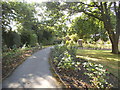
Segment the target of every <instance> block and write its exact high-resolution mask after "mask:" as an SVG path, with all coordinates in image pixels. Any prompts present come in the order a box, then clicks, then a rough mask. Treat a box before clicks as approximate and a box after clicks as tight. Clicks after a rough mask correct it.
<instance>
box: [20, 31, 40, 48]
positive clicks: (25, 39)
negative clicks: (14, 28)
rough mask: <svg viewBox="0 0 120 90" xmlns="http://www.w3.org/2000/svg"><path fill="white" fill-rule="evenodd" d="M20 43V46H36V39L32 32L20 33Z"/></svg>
mask: <svg viewBox="0 0 120 90" xmlns="http://www.w3.org/2000/svg"><path fill="white" fill-rule="evenodd" d="M21 41H22V45H24V44H26V45H27V46H29V45H30V46H36V44H37V43H38V37H37V35H36V34H35V33H34V32H33V31H26V30H24V31H22V32H21Z"/></svg>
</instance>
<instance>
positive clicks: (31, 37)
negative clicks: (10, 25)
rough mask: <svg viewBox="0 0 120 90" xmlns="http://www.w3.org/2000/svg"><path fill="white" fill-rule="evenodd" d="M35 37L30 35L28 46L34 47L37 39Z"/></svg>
mask: <svg viewBox="0 0 120 90" xmlns="http://www.w3.org/2000/svg"><path fill="white" fill-rule="evenodd" d="M37 38H38V37H37V35H36V34H30V45H31V46H36V45H37V43H38V39H37Z"/></svg>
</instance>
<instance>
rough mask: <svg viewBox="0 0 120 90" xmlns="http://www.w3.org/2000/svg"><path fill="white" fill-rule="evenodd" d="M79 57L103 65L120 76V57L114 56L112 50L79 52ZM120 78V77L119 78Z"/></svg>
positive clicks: (79, 50)
mask: <svg viewBox="0 0 120 90" xmlns="http://www.w3.org/2000/svg"><path fill="white" fill-rule="evenodd" d="M77 57H78V58H82V59H86V60H88V61H91V62H95V63H98V64H102V65H103V66H104V67H105V68H107V69H108V71H109V72H111V73H112V74H114V75H115V76H116V77H119V76H118V71H119V72H120V67H119V66H118V62H119V61H120V56H119V55H116V54H112V53H111V50H82V49H78V50H77ZM119 78H120V77H119Z"/></svg>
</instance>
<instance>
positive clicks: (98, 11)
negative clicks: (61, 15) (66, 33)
mask: <svg viewBox="0 0 120 90" xmlns="http://www.w3.org/2000/svg"><path fill="white" fill-rule="evenodd" d="M57 9H59V11H65V10H67V11H69V14H70V15H73V14H75V13H80V12H83V13H85V14H86V15H88V16H91V17H94V18H96V19H98V20H99V21H102V22H103V24H104V28H105V30H106V31H107V33H108V36H109V39H110V41H111V44H112V53H115V54H118V53H119V51H118V39H119V35H120V27H119V26H120V1H119V2H90V3H89V4H88V3H83V2H65V3H62V4H60V5H59V6H58V8H57ZM112 16H115V21H114V24H113V23H112V21H111V20H112Z"/></svg>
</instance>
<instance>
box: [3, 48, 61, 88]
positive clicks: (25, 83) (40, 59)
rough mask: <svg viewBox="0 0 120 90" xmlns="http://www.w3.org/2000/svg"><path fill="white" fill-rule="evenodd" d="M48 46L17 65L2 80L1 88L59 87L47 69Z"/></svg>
mask: <svg viewBox="0 0 120 90" xmlns="http://www.w3.org/2000/svg"><path fill="white" fill-rule="evenodd" d="M50 48H51V47H48V48H45V49H42V50H40V51H38V52H37V53H35V54H33V55H32V56H31V57H29V58H28V59H27V60H26V61H25V62H23V63H22V64H21V65H20V66H19V67H17V68H16V69H15V71H14V72H13V73H12V74H11V75H10V76H9V77H8V78H6V79H5V80H4V81H3V83H2V86H3V88H59V87H60V85H59V84H58V82H57V81H56V80H55V78H54V77H53V76H52V74H51V72H50V70H49V67H50V66H49V63H48V58H49V53H50Z"/></svg>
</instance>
